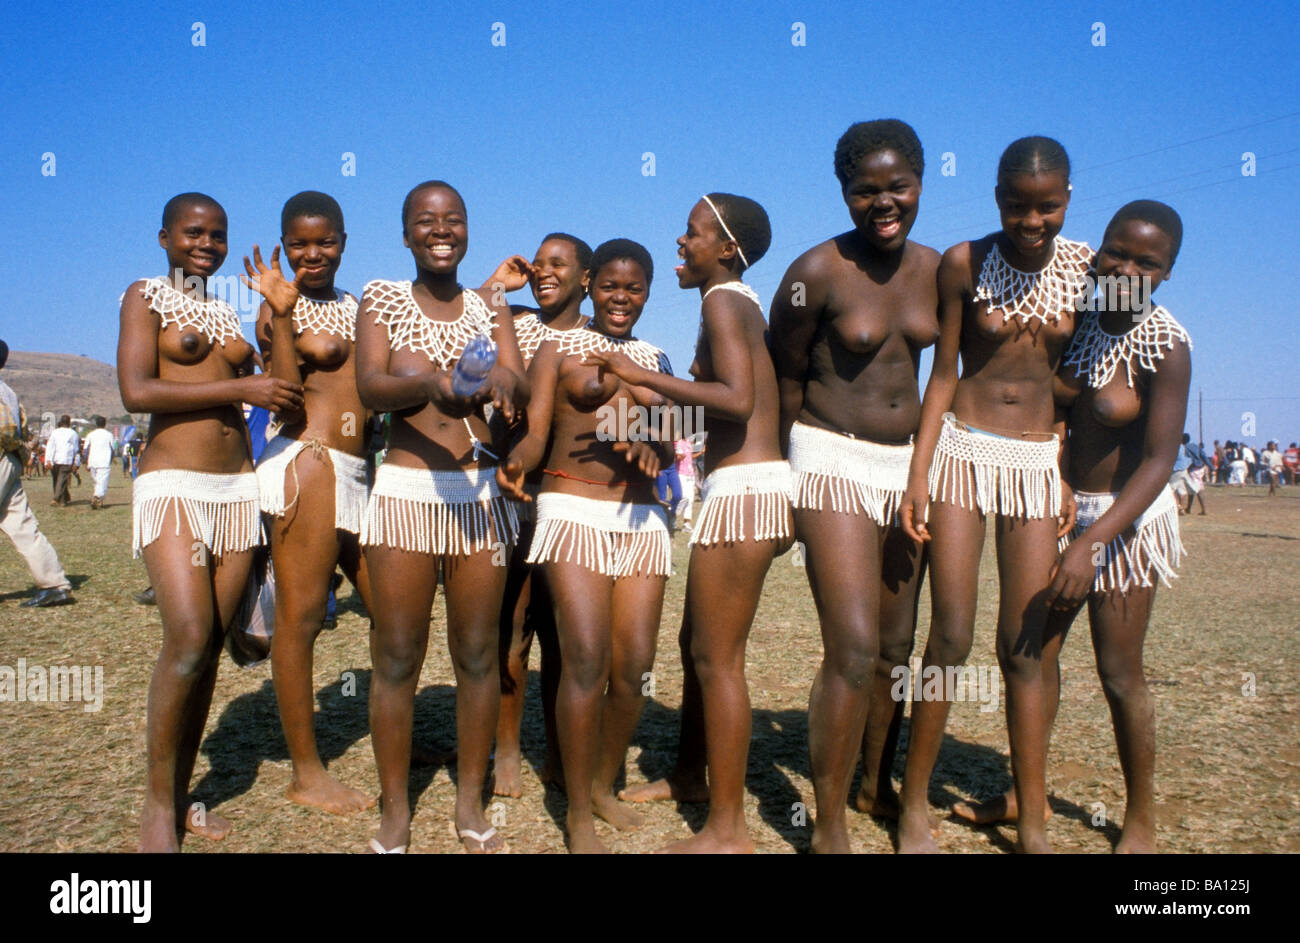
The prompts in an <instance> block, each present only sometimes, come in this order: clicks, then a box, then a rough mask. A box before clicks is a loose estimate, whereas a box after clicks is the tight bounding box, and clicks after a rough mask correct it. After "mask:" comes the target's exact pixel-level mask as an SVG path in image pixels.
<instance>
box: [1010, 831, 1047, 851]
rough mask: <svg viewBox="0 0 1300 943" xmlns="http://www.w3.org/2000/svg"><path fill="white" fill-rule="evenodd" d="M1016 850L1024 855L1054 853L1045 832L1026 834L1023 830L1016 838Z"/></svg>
mask: <svg viewBox="0 0 1300 943" xmlns="http://www.w3.org/2000/svg"><path fill="white" fill-rule="evenodd" d="M1016 851H1018V852H1019V853H1020V854H1022V855H1050V854H1052V853H1053V850H1052V846H1051V843H1050V842H1048V840H1047V835H1046V834H1045V833H1043V832H1036V833H1034V834H1033V835H1025V834H1024V833H1023V831H1022V832H1021V834H1020V837H1018V838H1017V839H1016Z"/></svg>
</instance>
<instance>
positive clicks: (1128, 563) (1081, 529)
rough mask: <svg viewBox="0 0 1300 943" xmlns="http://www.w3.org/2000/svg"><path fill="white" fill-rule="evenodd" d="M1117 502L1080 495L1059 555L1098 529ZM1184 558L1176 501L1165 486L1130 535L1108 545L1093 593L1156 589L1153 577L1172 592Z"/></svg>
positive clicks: (1104, 496) (1106, 496)
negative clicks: (1145, 588) (1170, 588)
mask: <svg viewBox="0 0 1300 943" xmlns="http://www.w3.org/2000/svg"><path fill="white" fill-rule="evenodd" d="M1116 497H1117V495H1116V494H1105V493H1101V494H1094V493H1091V492H1087V491H1076V492H1075V493H1074V500H1075V504H1076V506H1077V508H1078V514H1077V516H1076V518H1075V524H1074V529H1073V530H1071V531H1070V533H1068V534H1066V535H1065V536H1064V537H1062V538H1061V539H1060V541H1059V542H1058V544H1059V547H1060V549H1061V551H1062V552H1064V551H1065V548H1066V547H1068V546H1069V545H1070V543H1071V542H1072V541H1075V540H1078V539H1079V538H1080V537H1082V536H1083V535H1084V533H1085V532H1086V531H1087V530H1088V528H1089V527H1091V526H1092V525H1093V524H1095V523H1097V521H1099V520H1100V519H1101V516H1102V515H1103V514H1105V513H1106V512H1107V511H1108V510H1110V506H1111V505H1112V504H1114V503H1115V498H1116ZM1094 549H1096V548H1095V547H1094ZM1186 555H1187V549H1186V548H1185V547H1184V546H1183V542H1182V540H1181V538H1180V537H1179V534H1178V501H1177V499H1176V498H1175V497H1174V493H1173V492H1172V491H1171V490H1170V489H1169V486H1168V485H1166V486H1165V488H1164V490H1163V491H1161V492H1160V494H1159V496H1158V497H1157V498H1156V499H1155V501H1153V502H1152V503H1151V506H1150V507H1149V508H1147V509H1146V510H1145V511H1143V512H1142V515H1141V516H1140V517H1139V518H1138V519H1137V520H1136V521H1134V522H1133V527H1132V528H1131V530H1129V531H1125V532H1124V533H1122V534H1120V535H1119V536H1118V537H1116V538H1115V539H1114V540H1112V541H1111V542H1110V543H1109V544H1107V545H1106V548H1105V552H1104V553H1103V554H1102V559H1101V560H1100V562H1098V563H1097V573H1096V576H1095V577H1094V578H1093V582H1092V591H1093V592H1095V593H1108V592H1110V591H1111V590H1115V589H1117V590H1119V591H1120V594H1121V595H1125V594H1127V593H1128V591H1129V590H1130V589H1134V588H1136V587H1146V586H1154V585H1155V581H1154V580H1153V579H1152V576H1155V577H1156V578H1158V579H1159V580H1160V582H1162V583H1164V584H1165V585H1166V586H1170V585H1172V584H1171V583H1170V582H1169V581H1170V580H1172V579H1177V578H1178V567H1179V566H1180V565H1181V564H1182V562H1183V557H1184V556H1186ZM1094 559H1095V557H1094Z"/></svg>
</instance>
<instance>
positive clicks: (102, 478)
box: [85, 416, 113, 511]
mask: <svg viewBox="0 0 1300 943" xmlns="http://www.w3.org/2000/svg"><path fill="white" fill-rule="evenodd" d="M106 424H107V420H105V419H104V417H103V416H96V417H95V428H94V429H92V430H91V431H90V434H89V435H87V436H86V450H85V452H86V454H85V463H86V469H87V470H88V471H89V472H90V479H91V482H92V483H93V484H94V486H95V492H94V494H93V495H91V498H90V509H91V510H92V511H97V510H99V509H100V508H102V507H103V506H104V498H106V497H107V496H108V476H109V473H110V472H112V470H113V433H111V432H109V431H108V430H107V429H105V428H104V426H105V425H106Z"/></svg>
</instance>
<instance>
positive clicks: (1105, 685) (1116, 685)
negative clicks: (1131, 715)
mask: <svg viewBox="0 0 1300 943" xmlns="http://www.w3.org/2000/svg"><path fill="white" fill-rule="evenodd" d="M1097 674H1098V675H1099V676H1100V678H1101V689H1102V691H1103V692H1104V693H1105V695H1106V700H1107V701H1109V702H1110V703H1112V704H1116V703H1125V702H1128V701H1132V700H1135V699H1137V698H1142V697H1146V695H1147V679H1146V676H1145V675H1144V674H1143V673H1142V666H1141V665H1130V664H1128V663H1126V662H1117V663H1113V664H1108V663H1106V662H1104V661H1103V662H1102V663H1100V664H1098V665H1097Z"/></svg>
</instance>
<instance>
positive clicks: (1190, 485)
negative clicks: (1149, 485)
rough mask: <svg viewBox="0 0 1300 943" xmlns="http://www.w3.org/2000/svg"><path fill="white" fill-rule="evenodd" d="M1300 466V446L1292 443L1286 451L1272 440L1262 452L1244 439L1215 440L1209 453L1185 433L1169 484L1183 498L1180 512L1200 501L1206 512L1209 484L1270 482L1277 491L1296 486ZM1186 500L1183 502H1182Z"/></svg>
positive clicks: (1271, 486)
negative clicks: (1207, 487) (1281, 487)
mask: <svg viewBox="0 0 1300 943" xmlns="http://www.w3.org/2000/svg"><path fill="white" fill-rule="evenodd" d="M1298 469H1300V445H1297V444H1296V443H1295V442H1292V443H1291V444H1290V445H1289V446H1288V447H1287V448H1286V449H1285V450H1283V449H1281V448H1280V446H1279V444H1278V442H1277V440H1275V439H1270V440H1269V441H1268V444H1267V445H1266V446H1265V447H1264V448H1263V449H1261V450H1259V451H1258V452H1256V451H1255V449H1253V448H1251V447H1250V446H1249V445H1247V444H1246V443H1244V442H1234V441H1232V440H1231V439H1229V440H1228V441H1226V442H1222V443H1221V442H1219V440H1218V439H1215V440H1214V451H1212V452H1208V451H1206V449H1205V446H1204V445H1203V444H1201V443H1199V442H1193V441H1191V436H1190V435H1188V434H1187V433H1183V444H1182V447H1181V448H1180V449H1179V450H1178V458H1177V459H1176V460H1175V461H1174V471H1173V474H1172V475H1171V476H1170V478H1169V487H1170V488H1172V489H1173V491H1174V494H1175V495H1177V496H1178V498H1179V501H1180V507H1179V511H1180V512H1181V513H1183V514H1190V513H1191V512H1192V504H1193V503H1196V502H1199V503H1200V506H1201V513H1202V514H1204V513H1205V499H1204V498H1203V497H1202V496H1201V494H1202V492H1203V491H1204V490H1205V486H1206V485H1207V484H1214V485H1237V486H1241V487H1244V486H1245V485H1247V484H1258V485H1268V493H1269V494H1270V495H1273V494H1276V493H1277V487H1278V485H1281V484H1286V485H1294V484H1295V483H1296V474H1297V470H1298ZM1184 500H1185V501H1186V504H1185V505H1182V504H1181V502H1182V501H1184Z"/></svg>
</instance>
